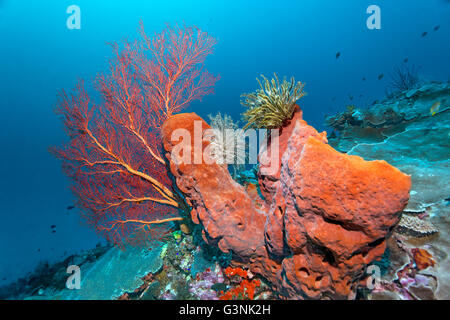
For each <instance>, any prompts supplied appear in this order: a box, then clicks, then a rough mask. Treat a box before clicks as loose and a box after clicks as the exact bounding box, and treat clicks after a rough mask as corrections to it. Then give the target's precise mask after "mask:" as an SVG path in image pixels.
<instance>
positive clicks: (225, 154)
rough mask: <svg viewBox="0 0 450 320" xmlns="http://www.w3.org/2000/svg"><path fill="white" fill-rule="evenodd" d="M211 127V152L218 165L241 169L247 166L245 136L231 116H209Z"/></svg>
mask: <svg viewBox="0 0 450 320" xmlns="http://www.w3.org/2000/svg"><path fill="white" fill-rule="evenodd" d="M208 117H209V119H210V122H211V123H210V125H211V129H212V130H211V136H210V137H209V140H210V141H211V146H210V152H211V157H212V158H213V159H215V161H216V163H218V164H228V165H232V166H234V167H235V168H234V169H235V171H236V169H239V168H240V167H241V166H243V165H244V164H245V155H246V150H245V135H244V130H242V129H240V128H239V127H238V124H237V123H235V122H234V121H233V118H231V117H230V116H228V115H226V114H224V115H223V116H222V114H221V113H220V112H219V113H217V114H216V115H215V116H212V115H209V116H208Z"/></svg>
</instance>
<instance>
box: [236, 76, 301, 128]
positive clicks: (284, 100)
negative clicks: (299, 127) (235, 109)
mask: <svg viewBox="0 0 450 320" xmlns="http://www.w3.org/2000/svg"><path fill="white" fill-rule="evenodd" d="M274 76H275V78H274V79H272V80H271V81H269V80H268V79H267V78H266V77H264V76H263V75H261V77H262V78H263V80H264V81H263V83H261V81H260V80H259V79H256V80H257V81H258V83H259V86H260V89H258V90H257V91H256V92H255V93H250V94H243V95H242V97H244V98H245V99H244V101H242V102H241V103H242V104H243V105H244V106H246V107H247V108H248V110H247V111H246V112H245V113H244V114H243V116H244V119H245V120H246V121H247V122H248V123H247V125H246V126H245V127H244V129H245V128H248V127H251V128H266V129H275V128H281V127H282V126H283V125H285V124H286V122H287V121H288V120H289V119H290V118H291V117H292V114H293V113H294V110H295V105H296V102H297V101H298V100H299V99H300V98H302V97H303V96H304V95H305V94H306V93H305V92H304V91H303V88H304V86H305V84H304V83H301V82H297V83H295V79H294V78H291V80H290V81H289V82H288V81H286V78H284V79H283V82H282V83H280V81H279V80H278V77H277V75H276V74H274Z"/></svg>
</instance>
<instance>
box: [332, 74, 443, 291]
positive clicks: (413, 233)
mask: <svg viewBox="0 0 450 320" xmlns="http://www.w3.org/2000/svg"><path fill="white" fill-rule="evenodd" d="M449 101H450V83H449V82H428V83H425V84H422V85H420V86H418V87H417V88H414V89H411V90H407V91H403V92H399V93H398V94H397V95H396V97H395V98H387V99H385V100H383V101H380V102H378V103H376V104H374V105H373V106H372V107H371V108H369V109H367V110H360V113H361V121H360V122H359V123H355V122H352V121H346V124H345V125H341V124H342V123H343V121H342V119H343V117H344V113H340V114H337V115H335V116H332V117H329V118H328V119H327V121H328V123H329V124H330V125H332V126H333V127H334V129H335V132H336V135H335V137H334V138H330V139H329V142H330V144H331V145H332V146H334V147H335V148H336V149H338V150H340V151H342V152H348V154H353V155H359V156H362V157H364V158H365V159H368V160H371V159H384V160H386V161H388V162H389V163H390V164H392V165H395V166H396V167H397V168H399V169H400V170H402V171H403V172H405V173H407V174H409V175H410V176H411V181H412V186H411V192H410V200H409V202H408V205H407V207H406V208H405V210H404V214H403V215H402V218H401V220H400V222H399V224H398V225H397V227H396V228H395V229H394V234H393V237H392V238H391V240H392V241H388V249H389V252H390V253H391V254H390V257H389V261H390V267H389V268H388V272H387V273H386V274H385V275H383V277H382V288H379V289H378V290H375V291H374V292H372V293H371V294H370V295H369V296H368V298H369V299H449V297H450V285H449V283H450V276H449V274H450V269H449V266H450V263H449V256H448V252H449V251H450V241H449V240H448V239H449V237H450V228H449V226H450V223H449V218H448V217H449V214H450V207H449V205H448V204H449V202H448V196H449V194H450V185H449V184H448V181H449V179H450V175H449V174H450V171H449V169H448V168H449V166H450V160H449V159H450V153H449V147H448V146H449V145H450V135H449V128H450V122H449V119H450V117H449V112H450V108H449ZM437 105H438V106H439V107H438V108H437V107H436V106H437ZM345 117H348V114H347V115H346V116H345ZM338 119H341V120H338ZM421 250H426V252H428V254H424V255H420V256H422V257H424V258H425V257H426V259H432V260H433V263H431V262H428V263H425V264H423V266H425V265H427V264H429V266H428V267H427V268H426V269H424V270H419V269H422V267H421V263H420V262H419V265H417V261H420V260H417V258H418V257H420V256H419V255H418V254H417V253H419V252H422V253H424V251H421ZM414 252H416V254H415V255H414ZM414 256H415V257H414ZM431 256H432V258H431ZM426 259H425V260H426ZM433 264H434V265H433ZM425 280H426V281H425Z"/></svg>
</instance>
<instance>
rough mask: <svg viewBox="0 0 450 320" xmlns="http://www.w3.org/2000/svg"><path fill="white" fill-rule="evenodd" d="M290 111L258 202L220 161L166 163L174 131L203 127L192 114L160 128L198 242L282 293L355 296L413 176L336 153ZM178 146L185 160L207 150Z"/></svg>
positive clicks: (261, 181) (261, 180)
mask: <svg viewBox="0 0 450 320" xmlns="http://www.w3.org/2000/svg"><path fill="white" fill-rule="evenodd" d="M292 113H293V114H292V115H291V120H290V121H285V120H286V119H284V121H285V123H284V125H285V127H284V128H283V129H282V130H281V134H280V139H279V152H280V154H279V156H280V157H281V161H280V168H279V170H278V171H277V172H276V173H275V174H273V175H271V176H265V175H264V174H263V173H262V170H261V168H260V171H259V173H258V175H259V184H260V187H261V190H264V192H263V196H264V199H261V198H259V196H258V193H257V192H256V193H255V192H248V189H246V188H244V187H243V186H241V185H239V184H238V183H236V182H235V181H234V180H233V179H232V178H231V176H230V175H229V173H228V171H227V170H226V168H224V167H223V166H221V165H218V164H217V163H212V164H208V163H203V164H191V163H188V162H183V161H180V159H174V158H173V157H172V150H173V148H174V147H175V146H176V145H177V144H178V142H174V141H172V140H171V136H172V133H173V132H174V130H177V129H184V130H187V132H190V133H191V135H193V134H194V123H195V122H199V123H201V125H202V128H204V129H208V128H209V126H208V125H207V124H206V122H204V121H203V120H202V119H201V118H200V117H199V116H197V115H196V114H193V113H190V114H178V115H174V116H172V117H171V118H169V119H168V120H167V121H166V122H165V123H164V125H163V127H162V137H163V143H164V148H165V150H166V151H167V153H166V156H167V158H168V160H169V161H170V170H171V172H172V174H173V175H174V177H175V178H176V183H177V186H178V188H179V189H180V190H181V191H182V192H183V193H184V195H185V196H186V199H187V202H188V204H189V205H190V206H191V207H192V212H191V217H192V220H193V222H194V223H196V224H201V225H202V226H203V227H204V230H203V238H204V240H205V241H206V242H207V243H209V244H211V245H217V246H218V247H219V248H220V249H221V250H222V251H223V252H231V253H232V265H233V266H234V267H242V266H245V267H247V268H249V270H250V271H251V272H252V273H253V274H255V275H259V276H261V277H263V278H264V279H266V280H267V281H269V282H270V283H271V284H272V285H273V287H274V288H275V289H276V290H277V291H278V293H279V295H280V296H282V297H286V298H315V299H320V298H334V299H343V298H354V297H355V292H356V288H357V286H358V285H359V280H360V278H361V277H362V276H363V274H364V270H365V267H366V266H367V265H368V264H369V263H370V262H372V261H373V260H376V259H378V258H380V257H381V256H382V255H383V253H384V251H385V248H386V239H387V238H388V237H389V236H390V235H391V232H392V230H393V228H394V227H395V225H396V224H397V223H398V222H399V220H400V216H401V213H402V211H403V209H404V207H405V206H406V205H407V202H408V198H409V190H410V185H411V182H410V178H409V177H408V176H407V175H405V174H403V173H402V172H400V171H399V170H398V169H396V168H394V167H392V166H391V165H389V164H388V163H386V162H385V161H371V162H367V161H364V160H363V159H362V158H360V157H357V156H349V155H345V154H342V153H339V152H337V151H336V150H334V149H333V148H332V147H331V146H329V145H328V144H327V139H326V133H318V132H317V131H316V130H315V129H314V128H313V127H311V126H309V125H308V124H307V123H306V122H305V121H304V120H302V116H301V111H300V109H299V108H298V107H297V106H296V107H295V108H294V110H293V111H292ZM183 142H184V143H186V144H187V145H186V147H187V148H186V149H184V150H189V152H190V154H189V155H190V156H191V159H192V157H194V156H195V154H197V156H199V155H201V154H203V151H204V149H205V148H206V147H207V146H208V145H209V142H208V141H203V144H202V145H201V146H200V149H199V148H195V147H194V148H193V147H192V141H183ZM183 142H182V143H183ZM272 142H273V141H271V143H272ZM271 147H272V145H269V147H268V148H267V149H266V150H264V151H263V152H262V153H260V158H261V157H267V156H268V152H270V150H271ZM266 181H267V182H269V185H265V184H266Z"/></svg>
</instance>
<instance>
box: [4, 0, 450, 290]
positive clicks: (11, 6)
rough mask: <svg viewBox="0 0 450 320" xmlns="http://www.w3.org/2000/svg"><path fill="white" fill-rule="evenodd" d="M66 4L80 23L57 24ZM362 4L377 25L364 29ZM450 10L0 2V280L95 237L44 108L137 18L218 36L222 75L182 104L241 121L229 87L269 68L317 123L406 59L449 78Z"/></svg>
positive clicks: (215, 61)
mask: <svg viewBox="0 0 450 320" xmlns="http://www.w3.org/2000/svg"><path fill="white" fill-rule="evenodd" d="M73 4H76V5H77V6H79V7H80V8H81V13H82V18H81V19H82V20H81V21H82V22H81V23H82V25H81V29H80V30H69V29H67V27H66V19H67V18H68V14H67V13H66V9H67V7H68V6H70V5H73ZM372 4H376V5H378V6H379V7H380V8H381V17H382V18H381V29H380V30H369V29H368V28H367V26H366V20H367V18H368V14H367V13H366V9H367V7H368V6H369V5H372ZM449 18H450V3H449V1H445V0H429V1H425V0H409V1H406V0H397V1H389V0H371V1H365V0H347V1H333V0H295V1H294V0H293V1H261V0H259V1H256V0H255V1H254V0H249V1H225V0H216V1H189V2H188V1H181V0H177V1H175V0H173V1H162V0H161V1H156V0H152V1H145V2H144V1H135V0H129V1H105V0H98V1H95V2H94V1H87V0H71V1H53V0H39V1H37V0H30V1H26V2H18V1H13V0H2V1H0V49H1V50H0V97H1V100H0V101H1V102H0V106H1V111H2V120H3V121H2V125H1V126H0V144H1V157H0V177H1V179H0V216H1V219H0V221H1V222H0V285H3V284H6V283H8V282H10V281H13V280H14V279H16V278H17V277H19V276H22V275H24V274H25V273H27V272H29V271H31V270H32V269H33V268H34V267H35V266H36V265H37V263H38V262H39V261H44V260H48V261H56V260H58V259H60V258H62V257H64V256H66V255H68V254H70V253H73V252H77V251H79V250H82V249H84V248H90V247H93V246H95V245H96V243H97V242H99V241H101V239H99V238H98V237H97V236H96V235H95V233H94V232H93V231H92V230H90V229H89V228H88V227H87V226H85V225H83V221H82V220H81V219H80V218H79V215H78V214H77V212H76V210H68V209H67V207H68V206H71V205H72V204H73V202H74V199H73V196H72V194H71V192H70V190H69V188H68V185H69V182H68V180H67V178H66V177H65V176H64V175H63V173H62V171H61V169H60V168H61V165H60V162H59V161H58V160H56V159H55V158H54V157H53V156H52V155H50V154H49V153H48V151H47V148H48V147H49V146H52V145H60V144H61V142H62V141H64V139H65V136H64V132H63V130H62V126H61V124H60V121H59V119H58V118H57V117H56V116H55V115H54V113H53V107H54V105H55V102H56V94H57V92H58V91H59V90H61V89H63V88H66V89H70V88H72V87H73V85H74V84H75V83H76V81H77V79H78V78H84V79H86V80H91V79H93V77H94V76H95V74H96V73H97V72H101V71H104V70H105V69H106V68H107V63H108V58H109V57H111V51H110V47H108V46H107V44H106V43H107V42H112V41H120V40H121V39H124V38H129V39H134V38H136V37H137V36H138V26H139V21H141V20H142V22H143V23H144V25H145V28H146V31H147V32H148V33H152V32H154V31H155V32H157V31H160V30H162V29H163V28H164V26H165V23H167V22H169V23H179V24H183V23H184V24H186V25H196V26H198V27H199V28H201V29H202V30H204V31H206V32H208V33H209V34H211V35H212V36H213V37H215V38H216V39H217V40H218V44H217V46H216V47H215V50H214V54H213V55H211V56H210V57H209V58H208V59H207V62H206V65H207V68H208V69H209V70H210V71H211V72H212V73H214V74H220V76H221V80H220V81H219V82H218V83H217V85H216V88H215V91H216V93H215V94H214V95H211V96H207V97H205V98H204V99H203V101H202V102H195V103H193V104H192V105H191V106H190V107H189V109H188V110H189V111H192V112H197V113H198V114H199V115H200V116H202V117H206V116H207V115H208V114H210V113H211V114H215V113H216V112H218V111H221V112H225V113H227V114H229V115H231V116H233V117H234V118H235V119H236V120H237V119H240V114H241V113H242V112H243V107H242V106H241V105H240V95H241V94H242V93H245V92H252V91H254V90H255V89H256V88H257V82H256V80H255V79H256V77H258V76H259V75H260V74H264V75H266V76H271V75H272V74H273V73H274V72H276V73H277V74H278V75H279V76H288V77H290V76H294V77H295V78H296V79H297V80H300V81H304V82H305V83H306V87H305V90H306V91H307V92H308V95H307V96H306V97H305V98H303V99H302V100H301V101H300V105H301V107H302V109H303V111H304V118H305V119H306V120H307V121H308V122H309V123H310V124H311V125H313V126H315V127H316V128H318V129H319V130H323V129H325V127H324V125H323V122H324V116H325V115H326V114H331V113H335V112H337V111H341V110H343V109H344V108H345V106H346V105H348V104H355V105H357V106H361V107H364V106H368V105H370V104H371V103H372V101H373V100H375V99H379V98H381V97H383V96H384V94H385V89H386V86H387V84H388V82H389V73H390V72H392V70H393V68H394V67H396V66H399V65H401V64H402V63H404V61H405V59H408V62H407V63H408V64H409V65H414V66H416V67H417V68H419V71H420V75H421V76H422V77H424V78H426V79H429V80H438V81H447V80H449V71H450V60H449V58H448V57H449V56H450V41H449V39H450V37H449V35H450V31H449V30H450V19H449ZM437 26H440V28H439V29H438V30H437V31H435V30H434V29H435V27H437ZM424 32H427V35H426V36H423V34H424ZM337 53H340V56H339V57H338V58H336V54H337ZM380 75H384V77H383V78H382V79H381V80H379V77H380ZM363 78H365V79H366V81H363V80H362V79H363ZM351 97H353V99H350V98H351ZM51 225H55V226H56V228H55V229H56V232H55V233H52V228H51Z"/></svg>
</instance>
